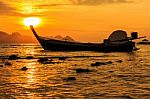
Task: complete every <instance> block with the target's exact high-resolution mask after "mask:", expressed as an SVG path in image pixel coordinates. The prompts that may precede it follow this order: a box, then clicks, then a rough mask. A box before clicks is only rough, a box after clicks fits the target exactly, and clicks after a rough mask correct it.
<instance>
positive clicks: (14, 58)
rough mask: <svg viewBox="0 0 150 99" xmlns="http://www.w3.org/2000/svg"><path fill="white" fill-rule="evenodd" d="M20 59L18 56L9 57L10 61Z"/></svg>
mask: <svg viewBox="0 0 150 99" xmlns="http://www.w3.org/2000/svg"><path fill="white" fill-rule="evenodd" d="M18 58H19V57H18V56H17V55H11V56H9V58H8V59H9V60H16V59H18Z"/></svg>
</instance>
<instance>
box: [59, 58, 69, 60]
mask: <svg viewBox="0 0 150 99" xmlns="http://www.w3.org/2000/svg"><path fill="white" fill-rule="evenodd" d="M67 58H68V57H59V58H58V59H59V60H66V59H67Z"/></svg>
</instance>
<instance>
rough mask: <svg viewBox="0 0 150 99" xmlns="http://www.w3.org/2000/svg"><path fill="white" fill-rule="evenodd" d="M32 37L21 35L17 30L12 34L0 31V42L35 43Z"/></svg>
mask: <svg viewBox="0 0 150 99" xmlns="http://www.w3.org/2000/svg"><path fill="white" fill-rule="evenodd" d="M36 42H37V41H36V40H35V38H34V37H31V36H25V35H21V34H20V33H18V32H14V33H12V34H9V33H6V32H3V31H0V43H36Z"/></svg>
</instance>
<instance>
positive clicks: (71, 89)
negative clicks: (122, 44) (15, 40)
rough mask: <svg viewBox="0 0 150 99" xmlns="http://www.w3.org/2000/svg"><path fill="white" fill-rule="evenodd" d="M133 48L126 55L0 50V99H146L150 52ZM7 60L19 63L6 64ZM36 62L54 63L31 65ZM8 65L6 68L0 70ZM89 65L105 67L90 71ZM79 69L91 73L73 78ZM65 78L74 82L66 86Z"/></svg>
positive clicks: (26, 47)
mask: <svg viewBox="0 0 150 99" xmlns="http://www.w3.org/2000/svg"><path fill="white" fill-rule="evenodd" d="M138 47H140V48H141V49H140V50H138V51H135V52H132V53H119V52H114V53H100V52H51V51H44V50H43V49H42V48H41V46H40V45H37V44H1V45H0V99H16V98H17V99H22V98H23V99H40V98H42V99H43V98H44V99H45V98H46V99H48V98H54V99H55V98H84V99H87V98H90V99H104V98H108V99H149V98H150V46H149V45H146V46H145V45H138ZM10 55H18V56H19V57H20V58H19V59H16V60H8V57H9V56H10ZM27 56H33V57H34V58H33V59H26V57H27ZM41 57H48V58H49V59H52V60H53V62H54V63H53V64H51V63H47V64H43V63H40V62H37V60H38V59H39V58H41ZM60 57H67V59H65V60H60V59H59V58H60ZM118 60H122V61H118ZM8 62H9V63H11V64H12V65H7V64H5V63H8ZM95 62H111V63H110V64H106V65H101V66H91V64H92V63H95ZM22 67H27V68H28V69H27V70H21V68H22ZM79 68H81V69H89V70H91V72H83V73H77V72H76V69H79ZM68 77H75V78H76V80H66V79H67V78H68Z"/></svg>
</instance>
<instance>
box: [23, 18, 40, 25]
mask: <svg viewBox="0 0 150 99" xmlns="http://www.w3.org/2000/svg"><path fill="white" fill-rule="evenodd" d="M40 22H41V19H40V18H38V17H27V18H25V19H24V20H23V23H24V25H26V26H30V25H33V26H37V25H38V24H39V23H40Z"/></svg>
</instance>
